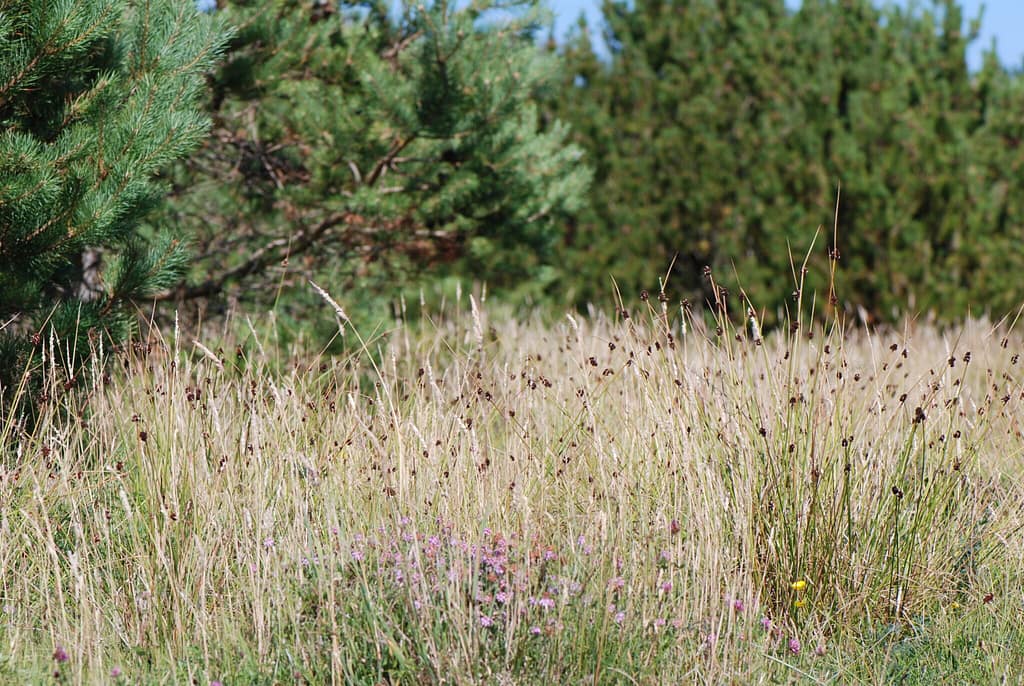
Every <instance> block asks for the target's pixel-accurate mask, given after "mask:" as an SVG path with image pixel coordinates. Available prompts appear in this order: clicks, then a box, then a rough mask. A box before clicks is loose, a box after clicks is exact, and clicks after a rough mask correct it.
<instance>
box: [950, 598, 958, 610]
mask: <svg viewBox="0 0 1024 686" xmlns="http://www.w3.org/2000/svg"><path fill="white" fill-rule="evenodd" d="M949 609H951V610H959V609H960V603H958V602H956V601H955V600H954V601H953V602H952V603H950V604H949Z"/></svg>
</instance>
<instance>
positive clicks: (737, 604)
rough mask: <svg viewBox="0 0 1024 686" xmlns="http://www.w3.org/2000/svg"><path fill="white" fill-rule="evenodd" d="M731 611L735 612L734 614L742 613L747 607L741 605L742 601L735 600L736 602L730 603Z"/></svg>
mask: <svg viewBox="0 0 1024 686" xmlns="http://www.w3.org/2000/svg"><path fill="white" fill-rule="evenodd" d="M732 609H734V610H736V612H743V611H744V610H745V609H747V606H746V605H744V604H743V601H742V600H740V599H739V598H737V599H736V600H734V601H732Z"/></svg>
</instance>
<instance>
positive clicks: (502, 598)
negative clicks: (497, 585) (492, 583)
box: [494, 591, 511, 604]
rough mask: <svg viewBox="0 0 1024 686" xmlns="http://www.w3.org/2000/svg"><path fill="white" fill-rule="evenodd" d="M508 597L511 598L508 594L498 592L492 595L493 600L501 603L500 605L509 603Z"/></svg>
mask: <svg viewBox="0 0 1024 686" xmlns="http://www.w3.org/2000/svg"><path fill="white" fill-rule="evenodd" d="M510 597H511V596H510V595H509V594H508V593H506V592H505V591H498V592H497V593H495V594H494V599H495V600H496V601H497V602H499V603H502V604H504V603H507V602H508V601H509V598H510Z"/></svg>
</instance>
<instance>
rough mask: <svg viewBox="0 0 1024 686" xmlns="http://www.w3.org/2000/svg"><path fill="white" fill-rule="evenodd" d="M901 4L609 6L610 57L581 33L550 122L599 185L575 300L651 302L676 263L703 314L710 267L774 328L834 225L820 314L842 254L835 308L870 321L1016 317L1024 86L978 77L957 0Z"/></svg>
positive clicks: (762, 0) (709, 0) (575, 244)
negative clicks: (647, 298)
mask: <svg viewBox="0 0 1024 686" xmlns="http://www.w3.org/2000/svg"><path fill="white" fill-rule="evenodd" d="M902 5H903V6H889V7H886V8H884V9H879V8H878V7H877V6H876V4H875V3H872V2H868V1H867V0H804V2H802V3H801V7H800V9H799V10H798V11H791V10H788V9H787V8H786V3H785V2H783V0H691V1H689V2H665V1H659V0H636V1H635V2H629V3H626V2H607V3H605V5H604V17H605V21H606V22H607V26H606V29H605V33H604V36H605V39H606V41H607V44H608V45H609V46H610V60H608V61H602V60H601V59H599V58H598V56H597V55H596V54H595V51H594V48H593V47H592V44H591V43H592V41H591V37H590V36H589V34H588V31H587V30H586V28H585V27H583V28H582V29H581V30H580V31H579V32H578V36H577V38H576V39H575V40H574V41H573V42H572V43H571V45H569V46H568V47H567V48H566V49H565V50H564V55H563V59H564V77H563V79H564V81H563V83H564V85H563V88H561V89H559V91H558V93H559V97H558V98H557V99H556V100H555V101H554V102H553V103H552V105H551V107H552V109H553V111H555V112H557V113H558V115H559V116H560V117H563V118H564V119H565V120H567V121H569V122H570V123H571V124H572V126H573V128H574V135H575V138H576V140H578V141H579V142H580V144H582V145H583V146H584V147H585V148H586V150H587V152H588V156H587V160H588V161H589V162H590V163H592V164H593V165H594V168H595V171H596V176H595V181H594V185H593V187H592V188H591V192H590V195H589V198H590V201H591V202H590V204H589V207H588V209H587V210H586V211H585V212H584V213H583V214H582V215H580V216H579V218H578V219H577V221H576V222H575V223H574V225H573V226H572V228H571V229H570V231H569V232H568V234H567V237H566V245H567V246H568V248H569V249H568V250H567V253H566V254H567V255H568V256H569V258H570V259H571V260H572V262H573V269H572V270H571V271H569V272H568V273H569V274H571V277H569V280H568V282H567V283H568V284H569V285H571V286H572V288H573V289H574V292H575V293H576V297H577V299H579V300H586V299H590V298H596V297H599V296H600V294H601V292H602V290H603V289H606V288H607V278H606V276H605V275H607V274H614V275H615V277H616V278H617V280H618V283H619V285H620V286H623V287H624V289H628V290H630V291H633V292H635V291H636V290H637V289H639V288H648V289H651V290H652V292H653V291H654V289H656V288H657V286H658V283H657V280H656V277H657V272H656V267H657V266H659V265H667V264H669V262H670V261H671V259H672V257H673V256H674V255H676V254H678V255H679V259H678V261H677V265H676V269H675V272H674V275H673V279H672V285H673V286H674V287H675V288H676V289H678V290H679V291H682V292H683V293H684V294H689V295H690V297H693V294H700V293H702V292H704V296H705V297H706V296H707V295H708V294H707V293H706V291H702V289H706V287H707V286H706V282H705V280H703V279H702V276H701V270H702V267H703V266H704V265H710V266H712V267H713V268H714V270H715V273H716V275H717V276H718V277H719V279H720V280H721V281H723V282H726V283H730V284H735V283H737V279H736V278H734V274H733V269H734V268H735V270H736V273H737V274H738V275H739V279H738V283H739V285H741V286H742V287H743V288H744V289H745V290H746V292H747V293H748V294H749V296H750V298H751V300H752V301H753V302H754V304H755V305H756V306H758V307H765V308H767V310H768V314H769V316H771V315H773V314H775V313H777V312H779V311H781V310H782V309H783V308H784V307H785V305H786V301H787V300H788V299H790V297H791V294H792V291H793V286H794V279H793V277H792V269H791V266H790V261H789V260H790V251H792V254H793V258H794V259H795V260H796V263H797V267H798V268H799V265H800V262H801V261H802V259H803V257H804V254H805V252H806V250H807V248H808V246H809V244H810V241H811V238H812V236H813V235H814V231H815V229H816V228H817V227H819V226H823V227H824V229H823V232H822V235H821V236H819V240H818V242H817V249H816V251H815V253H814V254H813V255H812V259H811V269H810V273H809V274H808V279H809V284H810V285H811V286H813V287H815V290H816V291H817V294H818V298H819V304H820V305H825V300H827V287H826V286H825V281H826V279H827V277H828V274H829V269H828V264H827V261H828V257H829V251H830V250H833V249H834V248H837V249H838V255H839V256H840V258H841V259H840V262H839V272H838V276H837V280H838V282H839V293H840V296H841V301H842V304H843V306H844V308H846V309H848V310H855V309H857V307H858V306H859V307H861V308H864V311H866V313H867V314H868V315H870V317H871V318H873V319H875V320H878V319H881V320H888V321H891V320H893V319H895V318H897V317H899V316H901V314H904V313H909V314H916V313H919V312H929V311H932V312H934V313H935V314H936V315H937V316H938V317H939V318H940V319H944V320H947V321H948V320H954V319H956V318H958V317H961V316H963V315H964V314H965V313H966V312H967V311H968V310H969V309H970V310H971V311H972V312H974V313H979V312H982V311H991V312H993V313H998V314H1003V313H1005V312H1007V311H1010V310H1013V309H1014V308H1016V307H1017V306H1018V305H1019V304H1020V303H1021V301H1022V300H1024V290H1022V289H1021V287H1020V286H1019V280H1018V278H1017V276H1016V275H1017V274H1018V273H1019V271H1020V268H1021V265H1022V259H1024V250H1022V248H1021V245H1022V238H1024V204H1022V203H1024V175H1022V163H1024V148H1022V147H1021V141H1022V136H1024V91H1022V80H1021V78H1020V75H1019V74H1015V73H1012V72H1009V71H1008V70H1007V69H1005V68H1004V67H1003V66H1001V65H1000V64H999V63H998V62H997V60H996V58H995V56H994V55H988V56H986V58H985V61H984V66H983V67H982V68H981V69H980V71H978V72H977V73H970V72H969V71H968V68H967V59H966V50H967V47H968V44H969V43H970V42H971V41H972V40H973V39H974V38H975V37H976V34H977V28H978V26H977V24H976V23H972V24H971V25H970V27H969V28H968V26H966V25H965V24H966V22H965V19H964V16H963V13H962V11H961V8H960V6H959V5H958V3H957V2H955V1H954V0H943V1H940V2H934V3H925V4H922V3H916V4H915V3H902ZM908 7H909V9H908ZM840 186H841V198H840V201H839V217H838V219H839V221H838V246H833V245H832V234H833V215H834V210H835V203H836V193H837V188H838V187H840ZM588 249H592V251H593V252H588ZM592 256H593V257H592ZM790 302H792V301H791V300H790Z"/></svg>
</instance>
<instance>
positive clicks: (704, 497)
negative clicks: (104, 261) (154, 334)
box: [0, 303, 1024, 684]
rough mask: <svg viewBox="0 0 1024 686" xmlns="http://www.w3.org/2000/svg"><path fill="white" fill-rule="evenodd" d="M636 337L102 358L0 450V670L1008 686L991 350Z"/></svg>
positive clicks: (1001, 427)
mask: <svg viewBox="0 0 1024 686" xmlns="http://www.w3.org/2000/svg"><path fill="white" fill-rule="evenodd" d="M665 323H666V322H665V320H664V319H662V318H661V316H660V315H656V314H654V313H653V312H652V316H651V317H650V318H648V320H647V321H645V322H643V323H640V322H637V321H636V320H635V319H628V320H625V321H618V322H613V321H609V320H608V319H606V318H603V317H600V316H595V317H592V318H590V319H589V320H586V321H576V320H575V319H573V318H569V319H568V320H566V321H564V322H562V323H560V324H557V325H553V326H544V325H541V324H540V323H538V322H517V321H493V322H492V321H487V319H486V313H485V312H484V311H482V310H481V309H478V308H477V307H476V304H475V303H474V306H473V309H472V310H471V311H470V312H462V313H458V314H457V316H451V317H447V318H445V319H444V321H443V322H441V323H439V324H436V325H434V326H431V327H422V328H421V329H420V330H413V329H411V328H401V327H400V328H399V329H397V330H396V331H394V332H392V333H390V334H389V335H388V336H386V337H384V338H381V339H380V340H378V341H375V342H372V343H370V344H369V345H365V346H360V348H359V350H358V351H357V352H354V353H352V354H351V355H348V356H339V357H333V358H327V357H319V356H310V355H307V354H304V353H303V351H302V350H301V349H300V350H296V351H292V352H291V353H288V352H287V351H283V350H282V349H281V347H280V346H279V345H277V344H275V342H274V341H273V339H272V336H269V335H268V336H267V337H261V336H259V335H257V334H256V332H255V331H252V332H251V333H250V334H249V335H248V336H243V337H240V338H239V339H238V341H239V343H238V345H239V347H238V349H237V351H236V350H234V349H232V348H233V344H232V345H228V344H222V345H223V346H224V347H225V348H226V350H220V349H218V348H217V346H216V344H212V343H211V344H209V345H208V346H200V345H193V344H191V343H186V341H185V340H181V339H179V338H177V337H175V336H174V335H170V336H169V341H168V342H167V343H166V344H163V343H157V344H154V345H152V346H151V348H150V349H149V351H148V352H146V351H142V352H138V353H137V354H135V355H132V356H128V357H125V358H124V361H123V365H122V364H121V360H120V358H119V359H118V360H117V362H118V365H119V367H123V368H121V369H119V371H118V373H116V374H115V375H114V378H112V379H108V380H107V381H104V380H103V378H102V376H101V375H97V377H96V379H95V384H94V387H93V389H92V391H91V393H90V394H89V395H90V398H89V402H88V405H86V404H84V403H83V402H81V401H80V400H79V399H76V398H74V397H72V396H70V395H65V396H64V397H63V399H62V400H61V401H60V402H56V403H54V404H52V405H51V407H50V414H49V415H48V416H47V417H46V418H44V420H43V421H42V422H41V423H40V425H39V427H38V428H37V429H36V430H35V431H34V432H33V433H32V434H31V435H22V434H19V433H18V432H17V431H16V430H15V429H14V427H13V425H12V424H11V423H8V424H7V427H8V428H7V430H5V432H4V434H3V451H4V455H5V466H4V469H3V471H2V473H0V476H2V479H0V507H2V523H0V580H2V587H0V596H2V605H3V613H2V615H0V654H2V655H3V658H4V661H3V662H2V664H0V669H2V670H5V671H3V672H0V673H2V674H4V675H5V676H4V678H5V679H12V680H14V681H18V682H30V681H34V680H36V679H39V680H42V679H45V678H47V677H46V676H44V675H48V674H50V673H51V672H55V673H56V675H57V677H58V678H59V679H60V680H64V681H67V682H69V683H109V682H114V681H120V682H123V683H128V682H129V681H130V682H131V683H136V682H141V683H150V682H159V683H185V682H187V681H189V680H193V679H194V680H195V683H202V684H206V683H211V682H212V681H213V680H220V681H223V682H224V683H230V684H236V683H268V684H270V683H306V682H308V683H367V684H373V683H410V684H411V683H435V682H436V683H458V684H463V683H541V682H545V681H546V682H549V683H582V682H586V683H692V682H696V681H703V682H709V683H724V682H758V681H762V680H765V681H767V680H775V681H802V680H806V681H832V682H838V683H858V682H860V683H873V682H883V681H886V680H889V679H893V678H896V677H898V676H899V675H900V674H903V673H904V672H901V670H909V673H910V674H911V675H912V676H915V675H916V676H920V675H926V674H933V676H936V677H938V678H942V677H944V678H953V679H954V680H956V681H963V680H967V681H973V680H975V679H979V680H987V679H993V680H998V679H1000V678H1006V679H1010V680H1012V679H1015V678H1017V677H1016V676H1015V675H1018V674H1020V673H1021V671H1020V670H1021V669H1024V658H1022V657H1021V655H1020V653H1019V650H1018V648H1019V643H1017V642H1019V641H1020V640H1021V639H1022V635H1021V633H1020V628H1019V626H1017V625H1018V624H1019V619H1020V615H1021V603H1022V598H1021V592H1020V582H1021V575H1020V573H1019V569H1020V568H1021V567H1022V566H1024V545H1022V542H1021V541H1022V526H1024V514H1022V508H1021V503H1022V495H1024V494H1022V488H1021V485H1022V482H1021V477H1022V474H1024V467H1022V464H1024V460H1022V455H1024V438H1022V434H1021V427H1020V420H1019V417H1021V416H1022V415H1021V404H1022V402H1024V399H1022V397H1024V396H1022V388H1024V386H1022V382H1024V375H1022V373H1021V371H1022V366H1024V365H1022V364H1021V363H1018V358H1017V355H1018V353H1019V351H1021V349H1022V344H1021V340H1020V338H1019V337H1017V336H1016V335H1013V334H1009V333H1007V332H1005V331H1003V330H1002V329H1000V328H998V327H990V326H989V325H987V324H985V323H984V322H971V323H968V324H966V325H965V326H964V327H963V329H962V330H960V331H957V332H955V333H946V334H943V333H940V332H938V331H937V330H935V329H932V328H928V327H920V328H916V327H909V328H908V329H907V331H906V332H905V333H904V334H902V335H897V334H885V335H872V334H868V333H863V332H847V333H845V334H842V333H839V332H836V331H831V332H829V331H817V332H816V335H815V336H814V337H813V338H811V337H809V336H808V335H807V334H806V332H805V331H803V330H799V331H797V332H796V333H795V334H793V333H788V332H787V333H782V334H774V335H769V336H767V337H766V339H765V340H764V341H763V344H755V343H754V342H752V341H751V340H749V337H744V336H743V335H740V339H741V340H736V338H735V335H736V334H737V331H735V330H732V329H728V328H727V329H726V330H723V333H722V334H721V335H716V334H715V332H714V330H711V331H709V332H706V333H705V332H704V330H703V328H702V327H700V326H695V325H694V322H692V321H691V322H690V323H689V326H688V331H689V333H687V335H685V336H682V337H679V338H677V339H672V338H671V337H670V335H669V333H668V330H667V329H666V328H665ZM268 328H272V327H268ZM676 331H678V328H677V329H676ZM350 338H351V336H350ZM300 348H301V346H300ZM968 360H969V361H968ZM65 414H70V416H71V417H72V418H75V419H76V420H77V421H70V422H69V421H63V420H60V419H59V417H61V416H64V415H65ZM798 581H804V582H805V583H806V587H805V588H802V590H799V589H801V587H802V586H803V585H802V584H796V582H798ZM989 594H991V596H989ZM978 639H981V642H980V643H979V642H978ZM1015 645H1016V647H1015ZM58 646H59V647H61V648H62V649H63V650H64V651H65V652H66V653H67V656H68V659H67V661H64V660H63V659H59V658H62V657H63V656H62V655H60V654H57V655H56V656H55V654H54V651H55V650H56V648H57V647H58ZM115 668H116V670H117V672H119V673H120V674H121V676H118V677H117V678H116V679H115V678H114V677H112V676H110V675H111V671H112V670H115ZM929 669H930V670H933V671H932V672H929V671H927V670H929ZM922 670H923V671H922ZM964 670H968V671H964ZM972 670H973V671H972ZM920 678H922V679H926V678H927V677H923V676H922V677H920ZM924 682H925V683H927V682H929V681H927V680H926V681H924Z"/></svg>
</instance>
